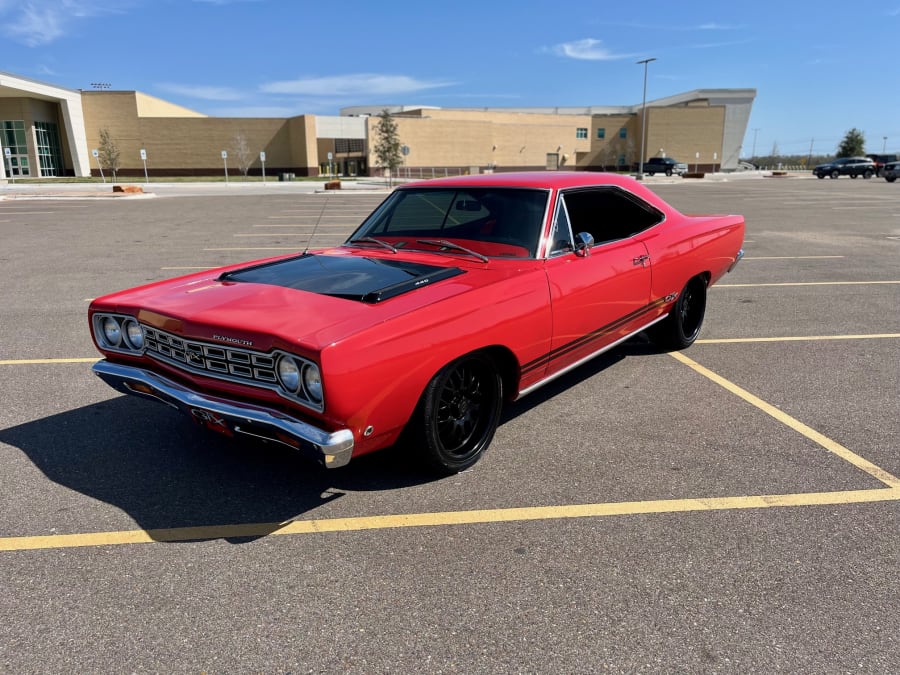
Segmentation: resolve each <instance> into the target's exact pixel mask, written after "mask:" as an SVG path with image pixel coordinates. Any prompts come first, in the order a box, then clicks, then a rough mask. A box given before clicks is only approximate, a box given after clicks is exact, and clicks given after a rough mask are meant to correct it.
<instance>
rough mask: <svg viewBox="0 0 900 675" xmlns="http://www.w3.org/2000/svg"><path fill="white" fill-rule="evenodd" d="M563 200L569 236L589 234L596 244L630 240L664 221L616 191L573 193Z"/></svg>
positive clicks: (627, 194) (635, 199) (650, 208)
mask: <svg viewBox="0 0 900 675" xmlns="http://www.w3.org/2000/svg"><path fill="white" fill-rule="evenodd" d="M563 199H564V201H565V206H566V211H567V213H568V217H569V221H570V223H571V226H572V232H573V233H578V232H588V233H589V234H590V235H591V236H592V237H593V238H594V243H595V244H602V243H605V242H610V241H616V240H619V239H626V238H628V237H633V236H634V235H636V234H638V233H639V232H643V231H644V230H647V229H649V228H651V227H653V226H654V225H658V224H659V223H661V222H662V221H663V219H664V218H665V215H664V214H663V213H662V212H661V211H659V210H657V209H656V208H654V207H653V206H651V205H650V204H648V203H646V202H645V201H643V200H642V199H640V198H639V197H636V196H635V195H632V194H631V193H630V192H626V191H625V190H622V189H620V188H616V187H601V188H591V189H587V190H575V191H572V192H567V193H565V194H564V195H563Z"/></svg>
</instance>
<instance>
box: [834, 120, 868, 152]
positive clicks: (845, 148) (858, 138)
mask: <svg viewBox="0 0 900 675" xmlns="http://www.w3.org/2000/svg"><path fill="white" fill-rule="evenodd" d="M865 151H866V137H865V136H864V135H863V132H861V131H860V130H859V129H857V128H856V127H853V128H852V129H851V130H850V131H848V132H847V133H846V134H844V140H842V141H841V142H840V144H839V145H838V150H837V156H838V157H859V156H860V155H862V154H863V153H865Z"/></svg>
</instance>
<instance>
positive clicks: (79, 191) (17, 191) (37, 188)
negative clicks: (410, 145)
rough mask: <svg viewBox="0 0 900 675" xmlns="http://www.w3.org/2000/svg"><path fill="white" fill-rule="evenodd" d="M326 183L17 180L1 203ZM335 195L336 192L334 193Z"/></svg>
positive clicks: (367, 187)
mask: <svg viewBox="0 0 900 675" xmlns="http://www.w3.org/2000/svg"><path fill="white" fill-rule="evenodd" d="M326 182H327V181H325V180H321V181H290V182H280V181H278V180H271V181H266V182H265V183H263V182H262V181H252V182H244V181H241V180H239V179H238V180H231V181H228V182H227V183H226V182H224V181H221V182H211V183H204V182H183V183H182V182H178V183H167V182H165V181H160V182H153V181H151V182H149V183H119V185H122V186H123V187H129V186H133V187H139V188H141V190H142V192H139V193H127V192H113V184H112V183H106V184H103V183H46V182H40V183H37V182H34V183H32V182H29V181H28V180H25V179H19V180H17V181H16V182H15V183H13V182H12V181H8V182H6V183H2V182H0V200H4V199H7V200H12V199H147V198H153V197H185V196H210V195H223V196H225V195H244V194H284V193H289V194H290V193H303V194H309V193H317V192H323V193H325V192H328V193H330V192H332V191H331V190H328V191H326V190H325V183H326ZM387 191H388V187H387V184H386V183H385V184H382V182H381V179H369V180H355V181H342V182H341V190H340V192H354V193H360V192H363V193H373V194H380V193H385V194H386V193H387ZM335 192H336V191H335Z"/></svg>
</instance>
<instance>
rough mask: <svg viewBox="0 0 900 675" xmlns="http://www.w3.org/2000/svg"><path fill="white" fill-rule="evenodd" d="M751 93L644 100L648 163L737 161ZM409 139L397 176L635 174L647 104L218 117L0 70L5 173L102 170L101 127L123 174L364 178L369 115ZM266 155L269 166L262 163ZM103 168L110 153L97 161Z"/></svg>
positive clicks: (724, 164) (707, 166)
mask: <svg viewBox="0 0 900 675" xmlns="http://www.w3.org/2000/svg"><path fill="white" fill-rule="evenodd" d="M755 96H756V91H755V90H754V89H708V90H707V89H701V90H696V91H692V92H688V93H685V94H679V95H676V96H671V97H668V98H665V99H658V100H655V101H648V102H647V108H646V123H647V124H646V139H645V141H644V145H645V153H644V154H645V159H646V158H649V157H653V156H663V155H664V156H669V157H675V158H676V159H677V160H679V161H682V162H686V163H688V164H689V165H690V166H691V168H694V166H697V168H698V169H699V170H701V171H702V170H706V171H709V170H712V169H719V168H721V169H725V170H728V169H734V168H737V163H738V158H739V153H740V144H741V141H742V139H743V137H744V133H745V132H746V129H747V124H748V121H749V117H750V109H751V106H752V104H753V100H754V98H755ZM384 109H387V110H389V111H390V112H391V113H392V115H393V116H394V118H395V120H396V121H397V126H398V132H399V137H400V141H401V143H402V144H403V146H404V148H403V149H404V157H403V160H404V164H403V166H402V167H401V169H400V174H401V175H410V176H414V177H416V176H423V177H429V176H432V175H445V174H449V173H472V172H482V171H512V170H535V169H551V170H556V169H569V170H573V169H574V170H593V171H596V170H603V169H625V170H630V169H632V168H633V166H634V165H636V164H637V163H638V161H639V155H640V148H641V140H642V139H641V134H642V121H643V119H644V117H645V115H644V114H643V108H642V106H641V105H640V104H639V105H636V106H619V107H587V108H515V109H514V108H480V109H471V108H469V109H445V108H437V107H428V106H365V107H353V108H345V109H343V110H341V114H340V115H339V116H315V115H298V116H296V117H290V118H220V117H209V116H206V115H202V114H200V113H197V112H195V111H193V110H189V109H187V108H183V107H181V106H178V105H175V104H172V103H169V102H167V101H163V100H161V99H158V98H155V97H153V96H148V95H146V94H143V93H141V92H137V91H81V90H71V89H64V88H60V87H56V86H53V85H49V84H45V83H41V82H36V81H34V80H29V79H26V78H22V77H19V76H15V75H10V74H6V73H0V148H2V149H0V153H2V154H3V156H2V157H0V159H2V160H3V162H2V169H0V180H5V179H8V178H12V179H19V178H32V177H46V176H87V175H99V173H100V162H101V161H103V160H104V158H106V157H107V154H108V153H106V152H103V151H104V149H105V146H104V145H103V143H102V142H101V132H105V133H106V134H107V135H108V137H109V138H110V139H111V141H112V145H114V146H115V148H116V149H117V150H118V152H119V160H118V171H117V172H118V175H120V176H139V175H143V174H144V171H146V172H147V173H148V174H149V175H151V176H184V175H198V176H203V175H221V174H222V173H223V172H224V171H225V170H226V169H227V170H228V172H229V174H230V175H240V174H241V173H249V174H253V175H259V174H260V173H262V171H263V169H264V168H265V171H266V173H267V174H268V175H273V176H274V175H275V174H284V173H294V174H295V175H298V176H317V175H332V174H334V175H344V176H350V175H353V176H355V175H370V174H376V173H379V172H380V170H379V169H378V167H377V161H376V159H375V157H374V154H373V150H372V148H373V147H374V141H373V139H374V138H375V135H376V132H375V128H376V125H377V122H378V119H377V117H376V116H377V115H378V114H379V113H380V112H381V111H382V110H384ZM263 162H265V165H264V164H263ZM103 168H104V171H105V172H107V173H108V172H110V166H109V165H108V160H107V163H106V165H105V166H104V167H103Z"/></svg>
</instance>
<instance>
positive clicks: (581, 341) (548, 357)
mask: <svg viewBox="0 0 900 675" xmlns="http://www.w3.org/2000/svg"><path fill="white" fill-rule="evenodd" d="M664 304H666V299H665V298H658V299H657V300H654V301H653V302H651V303H650V304H649V305H646V306H644V307H641V308H640V309H638V310H635V311H633V312H631V313H630V314H626V315H625V316H623V317H622V318H620V319H616V320H615V321H613V322H612V323H608V324H606V325H605V326H600V328H597V329H595V330H592V331H591V332H590V333H587V334H586V335H583V336H582V337H580V338H578V339H576V340H572V341H571V342H569V343H566V344H564V345H562V346H560V347H557V348H556V349H553V350H551V351H550V352H548V353H547V354H544V355H543V356H539V357H538V358H536V359H534V360H532V361H529V362H528V363H526V364H525V365H523V366H522V375H527V374H528V373H530V372H531V371H533V370H537V369H539V368H545V367H546V366H547V365H549V364H550V362H551V361H553V359H558V358H560V357H562V356H565V355H567V354H569V353H570V352H572V351H574V350H576V349H581V348H582V347H584V346H586V345H589V344H591V343H593V342H596V341H598V340H601V339H602V338H604V337H606V336H607V335H609V334H610V333H612V332H615V331H616V330H618V329H619V328H621V327H622V326H624V325H625V324H627V323H630V322H631V321H634V320H635V319H637V318H639V317H640V316H642V315H644V314H648V313H650V312H652V311H653V310H655V309H658V308H659V307H661V306H662V305H664Z"/></svg>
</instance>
